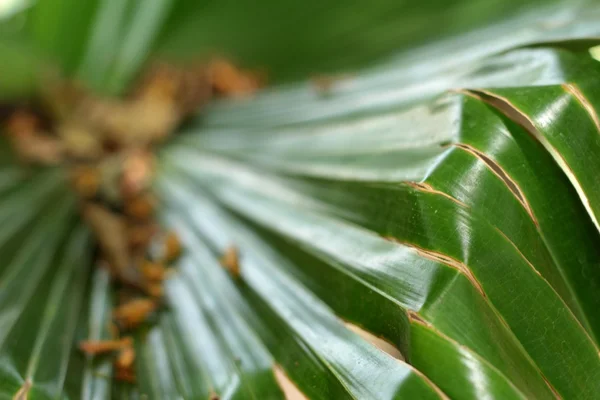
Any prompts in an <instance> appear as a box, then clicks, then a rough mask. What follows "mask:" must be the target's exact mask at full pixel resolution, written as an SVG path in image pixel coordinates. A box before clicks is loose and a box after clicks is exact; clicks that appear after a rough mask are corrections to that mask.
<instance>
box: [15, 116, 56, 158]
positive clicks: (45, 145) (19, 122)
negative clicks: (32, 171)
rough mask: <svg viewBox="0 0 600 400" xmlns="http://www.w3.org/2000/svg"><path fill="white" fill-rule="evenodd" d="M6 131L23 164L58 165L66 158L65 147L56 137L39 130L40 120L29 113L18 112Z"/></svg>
mask: <svg viewBox="0 0 600 400" xmlns="http://www.w3.org/2000/svg"><path fill="white" fill-rule="evenodd" d="M6 129H7V131H8V134H9V138H10V140H11V142H12V143H13V146H14V147H15V150H16V151H17V154H18V155H19V157H20V158H21V159H22V161H23V162H26V163H33V164H42V165H56V164H58V163H60V162H61V161H62V160H63V158H64V147H63V144H62V142H61V141H60V140H59V139H57V138H56V137H53V136H50V135H48V134H47V133H44V132H41V131H40V130H39V120H38V118H37V117H36V116H35V115H33V114H32V113H30V112H27V111H16V112H15V113H13V115H11V117H10V118H9V120H8V122H7V124H6Z"/></svg>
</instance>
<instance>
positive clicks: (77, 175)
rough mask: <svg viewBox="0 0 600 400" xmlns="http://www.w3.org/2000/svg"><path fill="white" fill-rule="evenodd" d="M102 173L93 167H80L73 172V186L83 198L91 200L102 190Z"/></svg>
mask: <svg viewBox="0 0 600 400" xmlns="http://www.w3.org/2000/svg"><path fill="white" fill-rule="evenodd" d="M100 179H101V177H100V172H99V171H98V170H97V169H96V168H95V167H94V166H92V165H80V166H76V167H74V168H73V169H72V170H71V184H72V185H73V188H74V189H75V192H77V193H78V194H79V195H80V196H81V197H83V198H84V199H90V198H92V197H94V196H96V194H97V193H98V190H99V188H100Z"/></svg>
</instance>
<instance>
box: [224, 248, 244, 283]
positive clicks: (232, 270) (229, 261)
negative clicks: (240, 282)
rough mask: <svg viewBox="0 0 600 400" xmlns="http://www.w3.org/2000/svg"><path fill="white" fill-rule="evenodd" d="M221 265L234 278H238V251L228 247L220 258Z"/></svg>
mask: <svg viewBox="0 0 600 400" xmlns="http://www.w3.org/2000/svg"><path fill="white" fill-rule="evenodd" d="M221 265H222V266H223V267H224V268H225V269H226V270H227V271H228V272H229V274H230V275H231V276H233V277H234V278H239V277H240V260H239V253H238V249H237V247H235V246H230V247H229V248H227V250H225V253H223V257H221Z"/></svg>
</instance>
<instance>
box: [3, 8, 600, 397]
mask: <svg viewBox="0 0 600 400" xmlns="http://www.w3.org/2000/svg"><path fill="white" fill-rule="evenodd" d="M269 3H272V4H270V5H271V6H272V7H273V8H272V10H271V9H269V6H268V5H266V4H265V5H264V14H262V13H261V12H258V11H257V13H256V14H252V17H247V16H246V15H247V13H248V7H250V5H249V4H246V3H242V4H240V3H239V2H231V3H228V2H212V3H210V2H209V3H208V4H204V5H196V4H195V2H191V1H189V2H187V1H181V2H175V1H169V0H156V1H149V2H136V1H129V2H124V1H118V0H114V1H112V0H106V1H90V2H81V1H76V0H47V1H41V2H39V3H37V4H36V5H33V6H32V7H31V8H25V9H23V10H20V11H18V12H17V13H16V14H14V15H13V16H11V17H10V18H8V19H6V21H5V23H4V24H3V25H2V32H3V34H2V39H1V41H0V49H5V50H4V51H0V60H1V62H0V64H1V65H2V66H3V71H0V72H1V73H0V91H1V94H2V98H3V99H4V100H5V101H18V100H19V99H21V98H26V97H27V96H30V95H32V92H34V91H35V90H36V89H37V83H38V80H37V79H38V76H39V75H38V73H40V72H41V70H42V69H43V66H44V65H47V64H45V63H44V62H41V61H40V62H36V61H35V60H47V61H46V62H47V63H49V65H60V68H61V70H62V71H64V72H65V73H67V74H70V75H73V76H76V77H78V78H80V79H83V80H84V81H85V82H86V83H88V84H89V85H90V86H92V87H94V88H95V89H96V90H98V91H102V92H105V93H110V94H120V93H122V92H123V91H124V90H125V89H126V87H127V84H128V83H129V82H130V81H131V79H133V78H134V76H135V74H136V72H138V70H139V69H140V68H141V66H142V64H143V63H144V62H145V61H146V60H147V59H148V57H149V56H150V55H153V54H157V57H158V56H160V57H167V58H171V59H189V58H191V57H192V56H193V55H202V54H209V52H210V51H211V50H213V49H211V48H210V47H209V45H212V46H216V48H217V49H218V50H222V51H224V52H230V53H231V54H233V55H236V56H238V57H239V58H240V60H242V61H244V60H245V61H246V62H247V63H249V64H253V65H261V64H262V65H265V66H267V67H269V68H270V69H271V70H272V72H273V76H274V77H275V79H276V81H277V80H279V81H280V82H287V81H289V80H294V79H296V78H298V77H301V76H305V75H307V74H310V73H311V72H312V71H311V69H313V68H314V69H319V70H320V71H321V70H323V71H333V70H339V69H340V68H348V69H350V68H352V69H353V68H357V67H358V66H359V65H364V63H365V62H366V61H369V60H373V59H374V58H375V57H376V56H383V55H385V54H387V53H389V52H391V51H394V50H395V49H396V47H397V46H399V45H402V48H401V50H403V51H402V52H401V53H400V54H399V55H398V56H396V57H395V58H393V59H391V60H388V61H385V62H383V61H382V62H381V63H378V64H377V65H372V66H370V67H369V68H366V69H364V70H361V72H357V73H356V74H355V75H354V76H352V77H351V78H348V79H347V80H342V81H340V82H339V83H337V84H334V86H333V87H332V88H331V89H329V90H326V91H324V92H323V91H320V90H316V89H315V88H314V87H312V86H310V85H307V84H303V83H297V84H289V85H287V84H286V85H282V86H280V87H275V88H273V89H267V90H266V92H265V93H263V94H260V95H259V96H258V97H256V98H254V99H251V100H249V101H243V102H239V101H223V102H220V103H217V104H214V105H211V106H210V107H208V109H206V110H203V111H202V113H201V114H200V115H199V117H198V118H197V119H196V120H194V121H192V122H190V123H189V124H187V125H186V126H185V127H183V128H182V131H181V134H180V135H179V136H178V137H177V138H176V139H175V140H173V141H172V142H171V143H169V144H168V145H167V146H166V147H165V148H164V149H162V150H161V153H160V161H161V162H160V172H159V174H158V178H157V182H156V191H157V193H159V195H160V197H161V199H162V202H163V205H162V213H161V216H162V218H163V220H164V221H165V224H166V225H168V226H171V227H174V228H175V229H176V230H177V232H178V233H179V235H180V236H181V238H182V240H183V242H184V247H185V251H184V254H183V256H182V257H181V259H180V260H179V262H178V267H177V269H178V272H177V273H176V274H175V275H174V276H172V277H171V278H170V279H169V280H168V281H167V282H166V291H167V299H168V303H169V309H168V310H166V311H164V312H163V313H161V314H160V316H159V319H158V321H157V323H156V324H154V325H149V326H148V327H146V328H145V329H142V330H141V331H140V332H138V340H137V341H136V353H137V359H136V370H137V375H138V385H136V386H132V385H128V384H121V383H114V382H113V381H112V380H111V379H110V376H111V362H110V361H109V360H106V359H101V358H100V359H92V358H85V357H83V356H82V354H80V353H79V352H78V351H77V350H76V349H75V346H74V344H75V343H76V342H77V340H80V339H84V338H89V339H101V338H106V337H108V331H107V330H108V329H107V321H108V320H109V319H110V309H111V293H110V284H109V279H108V276H107V275H106V273H105V272H103V271H101V270H96V271H95V270H93V269H92V268H91V267H92V265H91V264H92V254H91V251H90V250H91V245H90V237H89V234H88V232H87V228H85V227H84V226H82V225H81V224H80V222H79V220H78V218H77V213H76V205H75V204H76V202H75V198H74V196H73V195H72V194H70V193H69V191H68V190H65V185H66V183H65V181H66V179H65V176H64V173H63V171H62V170H60V169H50V170H48V169H44V170H39V171H38V170H31V169H27V170H26V169H23V168H21V167H19V166H18V165H17V163H16V162H15V159H14V155H13V154H12V152H11V150H10V148H9V147H8V146H7V145H6V144H3V145H2V147H1V153H0V163H1V165H2V168H1V174H0V218H1V221H2V225H1V227H2V229H0V255H1V259H2V261H3V262H2V264H0V328H1V329H0V398H7V399H10V398H16V399H21V398H31V399H45V398H57V397H65V398H72V399H78V398H108V397H110V396H111V395H112V397H113V398H119V399H120V398H138V397H140V396H142V395H146V396H147V397H148V398H151V399H176V398H186V399H200V398H207V397H208V396H209V395H211V394H218V395H219V396H220V397H221V398H238V399H247V398H254V399H268V398H283V397H284V393H283V391H286V394H287V395H288V396H290V397H291V396H295V395H298V393H297V391H300V392H301V393H302V394H303V395H304V396H306V397H307V398H311V399H312V398H315V399H316V398H322V399H341V398H356V399H370V398H382V399H383V398H404V399H421V398H423V399H428V398H456V399H469V398H473V399H475V398H477V399H480V398H497V399H509V398H531V399H545V398H553V397H559V398H567V399H578V398H581V399H593V398H598V397H599V395H600V358H599V357H600V354H599V348H598V343H599V339H600V313H598V311H597V310H598V306H599V305H600V296H599V295H598V293H599V289H600V246H599V244H600V235H599V232H598V229H600V226H599V224H598V213H599V212H600V190H598V188H600V182H598V180H599V179H600V174H598V171H600V136H598V135H599V134H600V118H599V117H598V109H599V107H600V98H599V97H598V93H600V90H599V89H600V79H599V75H597V74H598V73H599V72H600V64H598V62H597V61H596V60H595V59H594V58H592V56H591V55H590V52H589V51H588V49H589V48H590V47H591V46H593V45H595V44H596V40H597V37H598V35H599V34H600V32H599V31H600V28H598V24H597V22H598V20H599V19H600V8H599V7H598V6H597V5H595V4H594V3H593V2H589V3H588V2H580V3H577V4H573V3H572V2H568V3H560V2H557V3H556V4H555V5H553V6H552V7H550V6H549V5H541V4H542V2H539V3H540V5H538V6H536V7H534V6H533V5H532V6H531V7H533V8H532V9H530V10H528V9H513V10H512V12H511V13H510V15H509V14H507V15H504V14H502V13H500V11H499V10H506V9H508V8H510V7H507V5H506V3H507V2H481V3H480V2H475V1H462V2H455V3H453V6H452V7H449V9H448V10H443V12H442V11H441V10H440V4H439V3H437V2H433V1H431V2H425V3H424V4H423V5H422V6H423V7H422V8H415V9H411V10H412V11H411V12H408V13H406V14H405V13H404V9H398V10H396V9H395V8H394V7H395V6H394V3H395V2H391V1H384V0H381V1H380V2H378V4H374V5H373V6H368V7H367V6H365V5H361V6H359V5H354V6H352V7H350V6H347V5H342V4H341V2H340V3H338V2H334V1H330V2H328V3H326V4H323V5H320V4H321V3H320V2H316V1H315V2H309V4H308V5H303V7H299V6H298V5H293V4H285V2H282V3H280V2H269ZM329 3H330V4H329ZM509 3H511V4H512V3H514V4H515V5H516V4H517V3H518V2H516V1H515V2H509ZM444 4H445V3H444ZM287 7H292V9H291V10H290V9H288V8H287ZM294 7H297V8H298V9H296V8H294ZM362 7H364V8H365V9H364V10H363V8H362ZM294 10H295V11H296V12H294ZM259 11H260V10H259ZM444 15H447V16H446V17H445V16H444ZM309 17H310V20H311V21H315V22H318V21H322V23H320V24H317V23H316V24H315V28H314V30H312V28H311V27H307V25H306V20H307V18H309ZM477 17H481V18H477ZM248 18H250V19H248ZM286 18H290V19H289V20H287V19H286ZM292 18H293V19H292ZM445 18H451V20H452V21H456V22H455V23H454V24H446V25H445V26H447V28H445V29H446V30H440V32H437V33H436V32H435V31H432V29H431V25H430V24H435V23H439V24H440V25H442V21H443V20H444V19H445ZM496 19H497V20H496ZM225 21H227V23H225ZM248 21H250V22H252V23H250V22H248ZM285 21H289V23H287V24H286V23H285ZM331 21H336V22H335V23H333V22H331ZM423 21H427V22H428V23H427V24H425V23H424V22H423ZM257 22H260V23H257ZM374 22H376V23H374ZM411 23H413V24H412V25H411ZM22 25H25V28H21V29H18V28H19V27H20V26H22ZM281 25H286V26H285V27H281ZM477 25H479V26H477ZM257 26H259V27H260V28H257ZM398 26H401V28H398ZM411 27H412V28H411ZM116 28H120V29H122V31H119V29H116ZM278 29H282V30H283V32H284V33H285V34H281V35H275V33H277V32H279V31H278ZM471 29H475V30H474V31H470V30H471ZM350 30H352V31H351V32H350ZM467 30H469V32H467V33H464V32H466V31H467ZM200 34H202V35H200ZM441 35H443V36H446V35H454V36H452V37H451V38H450V39H442V37H441ZM338 39H339V40H338ZM342 39H343V42H342ZM290 42H291V43H292V44H293V45H289V43H290ZM424 43H427V44H424ZM117 44H118V45H117ZM286 44H288V45H286ZM417 45H419V46H417ZM350 46H351V47H352V48H353V50H354V51H349V49H348V47H350ZM28 49H29V50H28ZM296 49H297V50H298V52H297V54H294V50H296ZM192 51H193V52H194V53H192ZM451 89H454V90H451ZM457 89H460V90H457ZM231 245H235V246H236V247H238V248H239V252H240V268H241V273H240V276H239V277H236V276H230V275H229V274H227V272H226V271H225V270H224V269H223V268H222V267H221V266H220V265H219V262H218V259H219V257H220V255H221V254H222V253H223V252H224V251H225V249H227V248H228V247H229V246H231ZM357 332H358V334H357ZM364 337H369V338H370V339H371V340H372V341H373V342H376V343H378V344H379V345H381V346H382V347H383V348H385V349H387V351H388V353H385V352H383V351H381V350H380V349H378V348H377V347H375V346H373V345H372V344H371V343H369V342H368V341H366V340H364ZM373 337H378V338H383V339H384V341H386V342H388V343H390V344H391V345H392V346H391V347H392V348H391V349H390V346H389V345H388V346H384V345H382V344H381V341H376V340H375V339H373ZM274 371H275V372H274ZM290 382H291V384H290ZM292 392H293V393H295V394H292ZM291 398H293V397H291Z"/></svg>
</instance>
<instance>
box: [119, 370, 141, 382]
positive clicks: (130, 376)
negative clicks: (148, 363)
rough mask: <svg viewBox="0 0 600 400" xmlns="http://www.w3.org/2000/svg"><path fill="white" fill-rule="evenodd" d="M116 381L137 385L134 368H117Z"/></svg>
mask: <svg viewBox="0 0 600 400" xmlns="http://www.w3.org/2000/svg"><path fill="white" fill-rule="evenodd" d="M114 376H115V379H116V380H117V381H120V382H127V383H135V382H136V377H135V371H134V370H133V368H115V375H114Z"/></svg>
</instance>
